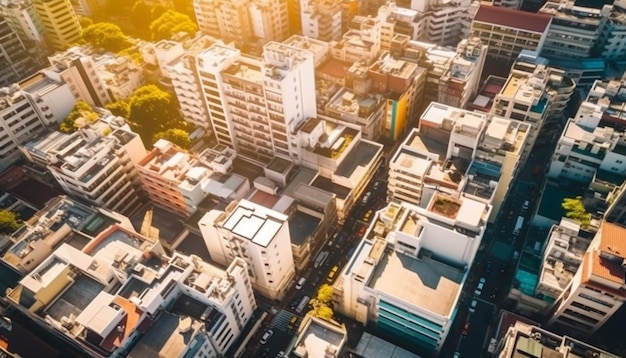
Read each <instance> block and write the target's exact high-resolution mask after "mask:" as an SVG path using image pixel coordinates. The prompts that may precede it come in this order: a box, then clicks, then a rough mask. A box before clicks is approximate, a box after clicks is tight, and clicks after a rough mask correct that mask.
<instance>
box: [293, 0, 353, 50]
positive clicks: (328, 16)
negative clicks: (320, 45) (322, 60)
mask: <svg viewBox="0 0 626 358" xmlns="http://www.w3.org/2000/svg"><path fill="white" fill-rule="evenodd" d="M342 1H343V0H334V1H327V0H306V1H302V4H301V10H300V16H301V21H300V24H301V26H302V35H303V36H306V37H310V38H312V39H317V40H321V41H326V42H330V41H335V40H339V39H340V38H341V35H343V32H342V26H341V25H342V24H341V18H342V14H341V12H342V9H341V2H342Z"/></svg>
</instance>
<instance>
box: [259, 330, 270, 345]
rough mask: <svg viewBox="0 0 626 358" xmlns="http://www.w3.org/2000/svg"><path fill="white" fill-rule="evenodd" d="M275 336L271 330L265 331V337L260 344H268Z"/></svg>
mask: <svg viewBox="0 0 626 358" xmlns="http://www.w3.org/2000/svg"><path fill="white" fill-rule="evenodd" d="M273 335H274V331H272V330H271V329H268V330H267V331H265V333H263V336H262V337H261V340H260V341H259V343H261V344H265V343H267V342H268V341H269V340H270V338H272V336H273Z"/></svg>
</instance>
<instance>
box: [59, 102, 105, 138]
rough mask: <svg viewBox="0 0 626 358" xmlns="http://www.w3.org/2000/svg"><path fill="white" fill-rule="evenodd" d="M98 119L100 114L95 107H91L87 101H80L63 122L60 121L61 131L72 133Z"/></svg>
mask: <svg viewBox="0 0 626 358" xmlns="http://www.w3.org/2000/svg"><path fill="white" fill-rule="evenodd" d="M97 119H98V114H97V113H96V112H94V110H93V108H91V106H90V105H89V104H88V103H87V102H83V101H78V102H76V104H75V105H74V108H72V111H71V112H70V113H69V114H68V115H67V117H65V119H64V120H63V122H61V123H59V131H60V132H63V133H72V132H74V131H76V129H78V128H82V127H83V126H85V125H86V124H88V123H93V122H94V121H96V120H97Z"/></svg>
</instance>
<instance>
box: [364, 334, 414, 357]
mask: <svg viewBox="0 0 626 358" xmlns="http://www.w3.org/2000/svg"><path fill="white" fill-rule="evenodd" d="M354 352H355V353H356V354H358V355H359V357H386V358H387V357H388V358H420V357H419V356H418V355H417V354H413V353H411V352H409V351H407V350H406V349H404V348H400V347H398V346H396V345H393V344H391V343H389V342H387V341H385V340H383V339H382V338H379V337H376V336H373V335H371V334H369V333H367V332H365V333H363V336H361V340H359V344H358V345H357V347H356V349H355V350H354Z"/></svg>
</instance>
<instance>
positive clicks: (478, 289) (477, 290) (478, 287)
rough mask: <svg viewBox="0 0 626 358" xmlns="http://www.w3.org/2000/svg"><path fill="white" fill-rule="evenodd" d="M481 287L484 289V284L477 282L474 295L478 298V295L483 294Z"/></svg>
mask: <svg viewBox="0 0 626 358" xmlns="http://www.w3.org/2000/svg"><path fill="white" fill-rule="evenodd" d="M483 287H485V282H484V281H483V282H479V283H478V286H476V289H475V290H474V295H476V296H480V294H481V293H483Z"/></svg>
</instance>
